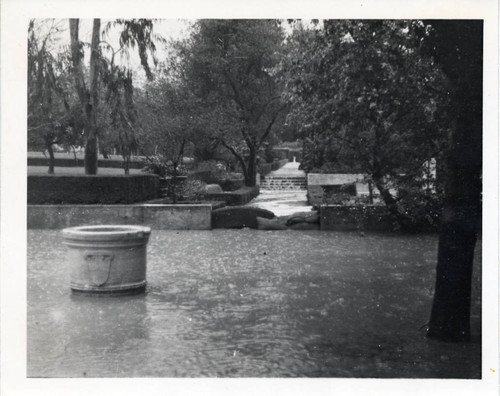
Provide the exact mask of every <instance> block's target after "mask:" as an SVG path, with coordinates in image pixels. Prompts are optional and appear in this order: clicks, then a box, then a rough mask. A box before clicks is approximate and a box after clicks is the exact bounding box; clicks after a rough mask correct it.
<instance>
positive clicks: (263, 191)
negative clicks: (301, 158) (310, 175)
mask: <svg viewBox="0 0 500 396" xmlns="http://www.w3.org/2000/svg"><path fill="white" fill-rule="evenodd" d="M299 166H300V162H288V163H287V164H285V165H284V166H283V167H281V168H280V169H278V170H275V171H272V172H271V173H269V174H268V175H267V176H266V177H265V180H264V181H263V182H262V184H261V188H260V194H259V196H258V197H256V198H255V199H253V200H252V201H250V202H249V203H248V204H247V205H246V206H253V207H258V208H262V209H267V210H270V211H271V212H273V213H274V214H275V215H276V216H288V215H291V214H294V213H297V212H308V211H311V210H312V206H310V205H308V204H307V189H306V174H305V172H304V171H303V170H299Z"/></svg>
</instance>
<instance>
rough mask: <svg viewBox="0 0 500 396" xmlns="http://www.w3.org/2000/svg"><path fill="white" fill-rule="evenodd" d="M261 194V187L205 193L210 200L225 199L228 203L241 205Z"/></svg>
mask: <svg viewBox="0 0 500 396" xmlns="http://www.w3.org/2000/svg"><path fill="white" fill-rule="evenodd" d="M257 195H259V187H258V186H255V187H241V188H239V189H238V190H236V191H231V192H222V193H210V194H206V195H205V199H208V200H210V201H223V202H225V203H226V205H230V206H240V205H245V204H246V203H248V202H250V201H251V200H252V199H254V198H255V197H256V196H257Z"/></svg>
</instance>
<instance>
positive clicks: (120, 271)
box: [62, 225, 151, 294]
mask: <svg viewBox="0 0 500 396" xmlns="http://www.w3.org/2000/svg"><path fill="white" fill-rule="evenodd" d="M62 233H63V238H64V244H65V245H66V246H68V248H69V249H68V262H69V265H70V271H71V284H70V287H71V289H72V290H73V291H74V292H81V293H90V294H130V293H139V292H143V291H144V290H145V288H146V246H147V243H148V240H149V235H150V233H151V229H150V228H149V227H142V226H134V225H101V226H83V227H72V228H66V229H64V230H63V231H62Z"/></svg>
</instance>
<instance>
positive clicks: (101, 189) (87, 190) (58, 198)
mask: <svg viewBox="0 0 500 396" xmlns="http://www.w3.org/2000/svg"><path fill="white" fill-rule="evenodd" d="M158 193H159V180H158V176H155V175H149V174H144V175H113V176H101V175H78V176H67V175H28V204H118V203H124V204H128V203H134V202H143V201H147V200H150V199H154V198H157V197H158Z"/></svg>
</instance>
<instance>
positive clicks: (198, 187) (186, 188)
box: [178, 178, 206, 201]
mask: <svg viewBox="0 0 500 396" xmlns="http://www.w3.org/2000/svg"><path fill="white" fill-rule="evenodd" d="M205 186H206V184H205V183H203V182H202V181H200V180H197V179H190V178H188V179H187V180H186V181H185V182H184V183H182V185H181V186H180V188H179V192H178V194H179V196H180V197H181V198H182V200H183V201H196V200H200V199H202V198H204V196H205Z"/></svg>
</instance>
